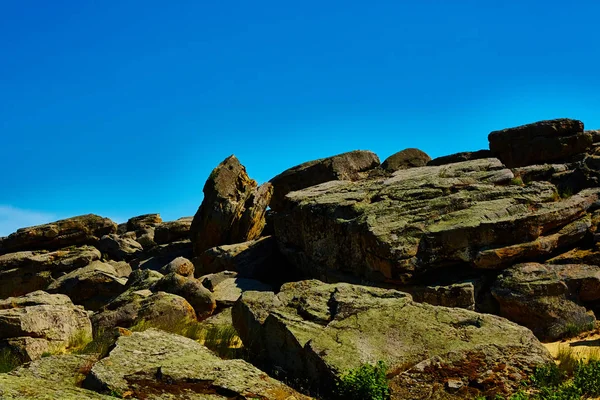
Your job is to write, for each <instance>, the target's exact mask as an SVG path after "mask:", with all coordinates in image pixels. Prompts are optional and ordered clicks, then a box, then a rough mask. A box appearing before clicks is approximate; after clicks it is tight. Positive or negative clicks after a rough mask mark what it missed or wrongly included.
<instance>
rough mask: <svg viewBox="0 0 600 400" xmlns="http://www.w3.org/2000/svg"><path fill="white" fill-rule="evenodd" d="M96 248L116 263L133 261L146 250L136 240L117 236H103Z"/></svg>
mask: <svg viewBox="0 0 600 400" xmlns="http://www.w3.org/2000/svg"><path fill="white" fill-rule="evenodd" d="M96 247H98V249H99V250H100V251H102V252H103V253H105V254H107V255H108V257H109V258H110V259H111V260H116V261H122V260H131V259H133V258H135V257H136V256H137V255H138V254H139V253H141V252H142V251H143V250H144V248H143V247H142V245H141V244H140V243H138V242H137V241H135V240H134V239H131V238H126V237H121V236H119V235H116V234H110V235H104V236H102V238H100V241H99V242H98V244H97V245H96Z"/></svg>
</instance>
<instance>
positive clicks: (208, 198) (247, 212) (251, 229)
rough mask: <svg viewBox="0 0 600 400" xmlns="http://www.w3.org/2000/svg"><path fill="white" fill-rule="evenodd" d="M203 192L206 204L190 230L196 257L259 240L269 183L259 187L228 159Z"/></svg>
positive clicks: (267, 200) (222, 163) (236, 164)
mask: <svg viewBox="0 0 600 400" xmlns="http://www.w3.org/2000/svg"><path fill="white" fill-rule="evenodd" d="M203 192H204V200H202V204H201V205H200V208H199V209H198V212H196V215H195V216H194V220H193V222H192V226H191V228H190V236H191V239H192V244H193V246H194V254H195V255H200V254H202V252H203V251H204V250H206V249H210V248H211V247H214V246H219V245H223V244H231V243H239V242H245V241H248V240H252V239H256V238H257V237H259V236H260V234H261V233H262V230H263V228H264V226H265V211H266V208H267V206H268V205H269V201H270V200H271V195H272V193H273V189H272V186H271V184H269V183H266V184H264V185H262V186H260V187H257V184H256V181H254V180H252V179H250V177H249V176H248V174H247V173H246V168H245V167H244V166H243V165H242V164H240V162H239V160H238V159H237V158H236V157H235V156H229V157H227V158H226V159H225V160H224V161H223V162H221V163H220V164H219V165H218V166H217V167H216V168H215V169H214V170H213V171H212V173H211V174H210V176H209V177H208V180H207V181H206V183H205V185H204V189H203ZM155 240H156V235H155Z"/></svg>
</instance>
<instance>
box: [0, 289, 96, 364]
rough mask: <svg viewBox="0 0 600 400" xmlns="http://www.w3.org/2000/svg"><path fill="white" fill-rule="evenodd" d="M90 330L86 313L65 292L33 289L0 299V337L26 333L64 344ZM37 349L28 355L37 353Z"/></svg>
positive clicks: (56, 345) (5, 337)
mask: <svg viewBox="0 0 600 400" xmlns="http://www.w3.org/2000/svg"><path fill="white" fill-rule="evenodd" d="M91 333H92V326H91V323H90V319H89V317H88V315H87V313H86V312H85V310H83V309H82V308H81V307H77V306H74V305H73V303H72V302H71V300H70V299H69V298H68V297H67V296H64V295H60V294H54V295H53V294H48V293H46V292H42V291H36V292H33V293H29V294H27V295H26V296H22V297H10V298H8V299H5V300H0V339H12V338H24V337H30V338H37V339H44V340H46V341H47V342H48V346H49V347H53V348H56V347H58V348H60V347H62V348H65V347H68V346H69V343H70V341H71V340H72V339H74V338H76V337H80V336H89V337H91ZM37 346H40V345H39V344H37ZM37 353H39V354H37ZM37 353H35V352H32V353H30V355H31V354H37V355H38V356H40V355H41V353H40V352H39V351H38V352H37Z"/></svg>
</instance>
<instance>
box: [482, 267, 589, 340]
mask: <svg viewBox="0 0 600 400" xmlns="http://www.w3.org/2000/svg"><path fill="white" fill-rule="evenodd" d="M492 294H493V295H494V297H495V298H496V300H497V301H498V303H499V305H500V315H501V316H503V317H505V318H508V319H510V320H511V321H514V322H516V323H519V324H521V325H523V326H526V327H528V328H530V329H531V330H532V331H533V333H535V335H536V336H537V337H538V338H540V339H542V340H550V341H552V340H557V339H560V338H562V337H564V336H565V335H566V334H568V333H569V331H572V330H590V329H592V328H593V324H594V321H595V318H594V316H593V315H590V314H588V313H587V312H586V309H585V308H584V307H582V306H581V305H580V304H581V303H583V302H589V301H595V300H598V299H600V269H599V268H598V267H596V266H587V265H543V264H537V263H525V264H518V265H515V266H514V267H512V268H510V269H508V270H505V271H504V272H503V273H502V275H500V276H499V277H498V279H497V281H496V283H495V284H494V286H493V287H492Z"/></svg>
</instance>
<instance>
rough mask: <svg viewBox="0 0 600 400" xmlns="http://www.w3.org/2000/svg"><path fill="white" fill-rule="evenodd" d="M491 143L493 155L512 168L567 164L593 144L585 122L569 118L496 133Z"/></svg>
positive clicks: (490, 139) (491, 134)
mask: <svg viewBox="0 0 600 400" xmlns="http://www.w3.org/2000/svg"><path fill="white" fill-rule="evenodd" d="M488 139H489V142H490V150H491V151H492V153H493V154H494V155H495V156H496V157H498V158H499V159H500V160H501V161H502V162H503V163H504V164H505V165H506V166H507V167H510V168H512V167H523V166H527V165H535V164H545V163H554V162H556V161H561V160H568V159H569V157H571V156H573V155H576V154H579V153H584V152H585V151H586V150H587V149H589V148H590V147H591V145H592V143H593V138H592V135H591V134H589V133H584V131H583V122H581V121H577V120H573V119H567V118H563V119H554V120H548V121H539V122H535V123H533V124H528V125H523V126H518V127H516V128H509V129H503V130H500V131H494V132H492V133H490V134H489V136H488Z"/></svg>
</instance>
